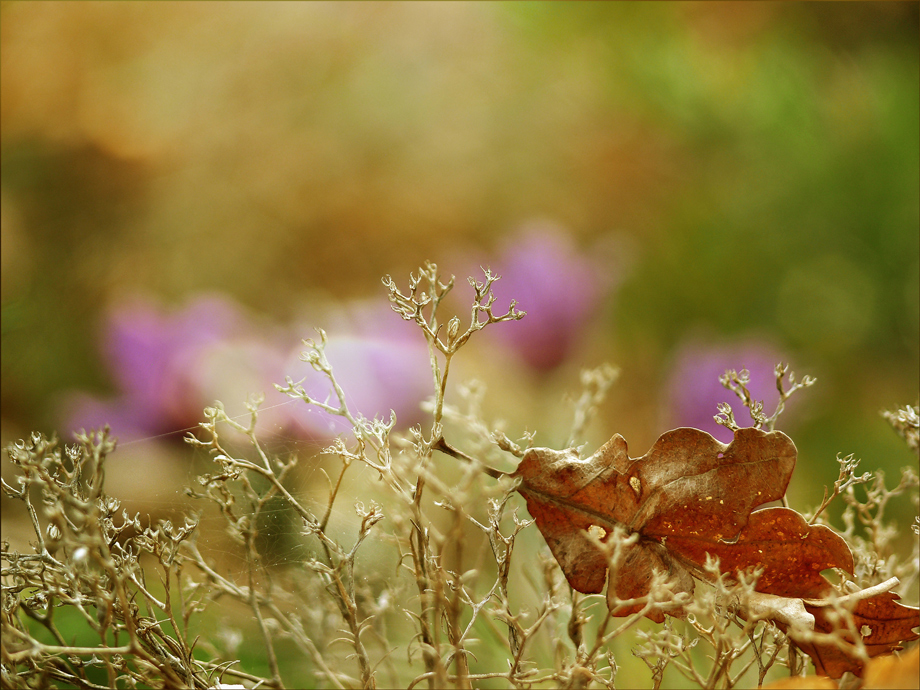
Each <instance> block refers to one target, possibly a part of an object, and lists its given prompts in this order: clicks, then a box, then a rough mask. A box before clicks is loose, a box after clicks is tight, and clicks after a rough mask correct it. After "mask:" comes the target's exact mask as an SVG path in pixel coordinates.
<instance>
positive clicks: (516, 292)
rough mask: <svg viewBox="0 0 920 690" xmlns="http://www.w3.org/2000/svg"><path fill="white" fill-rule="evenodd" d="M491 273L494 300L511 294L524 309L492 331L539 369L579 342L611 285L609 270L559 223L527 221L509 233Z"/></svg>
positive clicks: (556, 363) (558, 360)
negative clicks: (516, 318) (494, 279)
mask: <svg viewBox="0 0 920 690" xmlns="http://www.w3.org/2000/svg"><path fill="white" fill-rule="evenodd" d="M491 268H492V272H493V273H497V274H498V275H500V276H501V277H502V280H500V281H499V282H498V283H496V284H495V290H494V292H495V295H496V298H497V305H496V306H500V307H501V308H504V305H505V304H506V303H507V301H509V300H510V299H515V300H517V303H518V307H519V308H520V309H521V310H523V311H526V312H527V316H526V317H524V318H523V319H522V320H521V321H519V322H517V323H514V324H510V325H508V326H507V327H505V328H496V329H493V330H492V333H493V335H494V336H496V337H498V338H499V339H501V342H503V343H504V344H505V345H507V346H508V347H510V348H511V349H513V350H514V352H515V353H516V354H518V355H519V356H520V357H521V358H522V359H523V360H524V361H525V362H526V363H527V364H528V365H530V366H531V367H533V368H534V369H536V370H538V371H549V370H551V369H553V368H555V367H557V366H559V364H561V363H562V362H563V361H564V360H565V359H566V358H567V357H568V356H569V355H570V354H571V352H572V350H573V349H574V348H576V347H577V346H578V342H579V340H580V339H581V338H582V336H584V334H585V330H586V326H587V325H588V322H589V321H590V319H591V318H592V316H593V314H594V312H595V310H596V308H597V306H598V304H599V302H600V301H601V298H602V297H603V296H604V294H605V293H606V292H608V291H609V290H610V289H611V288H612V286H613V280H612V278H611V276H610V273H609V272H604V271H603V267H602V266H601V265H600V264H599V262H597V261H596V260H595V259H593V258H592V257H589V256H586V255H585V254H582V253H580V252H579V251H578V249H577V248H576V247H575V245H574V243H573V242H572V240H571V238H570V237H569V235H568V234H566V232H565V230H564V229H562V228H561V227H559V226H557V225H554V224H552V223H548V222H532V223H529V224H526V225H524V226H523V227H522V228H521V229H520V230H519V231H518V232H516V233H515V234H513V235H511V236H509V237H508V238H507V239H506V241H505V242H504V243H503V248H502V250H501V254H500V256H499V258H498V259H496V260H495V261H493V262H491Z"/></svg>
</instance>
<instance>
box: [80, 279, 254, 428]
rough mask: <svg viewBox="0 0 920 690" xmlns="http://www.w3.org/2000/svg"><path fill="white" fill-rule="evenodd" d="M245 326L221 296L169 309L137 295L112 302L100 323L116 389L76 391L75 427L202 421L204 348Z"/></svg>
mask: <svg viewBox="0 0 920 690" xmlns="http://www.w3.org/2000/svg"><path fill="white" fill-rule="evenodd" d="M243 326H244V322H243V319H242V317H241V315H240V314H239V311H238V309H237V308H236V307H235V306H234V305H233V304H232V303H231V302H229V301H227V300H225V299H223V298H221V297H218V296H203V297H199V298H197V299H195V300H194V301H193V302H191V303H190V304H189V305H188V306H187V307H186V308H185V309H182V310H180V311H178V312H176V313H168V312H165V311H164V310H162V309H161V308H160V307H159V306H158V305H156V304H154V303H153V302H151V301H149V300H146V299H143V298H135V299H132V300H129V301H126V302H124V303H122V304H119V305H117V306H116V307H114V308H113V309H112V311H111V312H110V313H109V315H108V317H107V323H106V325H105V326H104V329H103V332H104V336H103V338H104V339H103V343H102V350H103V356H104V358H105V362H106V364H107V365H108V366H109V368H110V370H111V372H112V376H113V378H114V380H115V383H116V385H117V386H118V388H119V390H120V392H121V395H120V396H119V397H118V398H117V399H115V400H112V401H102V400H98V399H95V398H93V397H91V396H87V395H84V394H79V395H77V396H74V398H73V399H72V400H71V401H70V403H69V405H68V406H67V407H68V408H69V415H68V417H69V426H70V428H72V429H79V428H81V427H82V428H86V429H89V428H98V427H100V426H102V425H103V424H109V425H110V426H111V427H112V429H113V430H114V431H115V433H116V434H117V435H121V436H122V437H124V435H125V434H129V435H134V434H137V435H152V434H157V433H164V432H167V431H173V430H176V429H181V428H184V427H187V426H191V425H193V424H195V423H196V422H197V421H199V420H200V419H201V410H202V407H203V406H204V404H206V403H207V402H210V401H208V400H206V399H204V398H202V396H201V394H200V390H199V387H198V385H197V383H196V380H195V377H196V371H197V367H198V364H199V360H200V357H201V354H202V353H203V352H204V351H205V350H206V349H207V348H208V347H209V346H212V345H213V344H215V343H220V342H222V341H225V340H226V339H227V338H229V337H230V336H231V335H232V334H234V333H238V332H240V331H241V330H242V328H243Z"/></svg>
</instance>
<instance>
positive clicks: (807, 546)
mask: <svg viewBox="0 0 920 690" xmlns="http://www.w3.org/2000/svg"><path fill="white" fill-rule="evenodd" d="M795 460H796V449H795V445H794V444H793V443H792V440H791V439H790V438H789V437H788V436H786V435H785V434H783V433H781V432H778V431H772V432H765V431H761V430H759V429H754V428H746V429H739V430H737V431H736V432H735V438H734V440H733V441H732V442H731V443H730V444H727V445H726V444H723V443H720V442H719V441H717V440H716V439H715V438H713V437H712V436H710V435H709V434H707V433H705V432H703V431H700V430H698V429H689V428H683V429H674V430H673V431H668V432H667V433H665V434H663V435H662V436H661V437H660V438H659V439H658V440H657V441H656V442H655V444H654V445H653V446H652V448H651V450H649V452H648V453H646V454H645V455H643V456H642V457H640V458H630V457H629V454H628V452H627V446H626V441H625V440H624V439H623V437H622V436H620V435H619V434H617V435H615V436H614V437H613V438H611V439H610V440H609V441H608V442H607V443H605V444H604V445H603V446H602V447H601V448H600V449H598V451H597V452H596V453H594V455H592V456H591V457H589V458H586V459H580V458H579V457H578V455H577V453H576V452H575V450H574V449H569V450H564V451H557V450H551V449H548V448H531V449H530V450H528V451H527V452H526V453H525V454H524V457H523V458H522V459H521V462H520V464H519V465H518V468H517V470H516V471H515V472H514V473H513V475H512V476H514V477H516V478H518V479H519V480H520V483H519V485H518V491H519V492H520V493H521V495H523V497H524V499H525V500H526V501H527V509H528V511H529V512H530V514H531V515H532V516H533V518H534V520H535V521H536V523H537V527H538V528H539V529H540V532H541V533H542V534H543V537H544V538H545V539H546V542H547V544H548V545H549V547H550V550H551V551H552V553H553V556H554V557H555V558H556V560H557V561H558V563H559V565H560V567H561V568H562V571H563V573H565V576H566V578H567V579H568V581H569V584H570V585H571V586H572V588H573V589H575V590H577V591H579V592H583V593H586V594H587V593H591V594H596V593H599V592H601V591H602V590H603V588H604V583H605V581H607V580H608V579H609V582H608V587H607V605H608V607H609V608H610V611H611V612H612V613H613V614H614V615H617V616H627V615H631V614H634V613H638V612H640V611H642V610H643V609H644V608H645V602H644V601H640V602H633V603H626V604H624V603H623V602H624V601H627V602H628V601H629V600H635V599H643V598H646V597H647V596H648V595H649V589H650V582H651V579H652V575H653V572H654V571H656V570H657V571H660V572H664V573H667V574H669V575H670V576H672V577H673V578H674V579H675V580H676V581H677V587H676V589H675V591H677V592H680V591H683V592H692V591H693V587H694V584H693V578H694V576H696V577H698V578H706V577H707V575H706V572H705V571H704V569H703V565H704V564H705V563H706V558H707V554H710V555H711V556H714V557H717V558H718V559H719V561H720V566H721V568H722V571H723V572H725V573H735V572H737V571H740V570H745V569H748V568H753V567H759V568H762V569H763V573H762V575H761V576H760V579H759V580H758V582H757V586H756V590H757V591H758V592H762V593H764V594H771V595H776V596H779V597H790V598H797V599H799V600H800V601H801V600H802V599H807V600H812V601H815V600H821V599H822V598H824V597H826V596H828V594H829V593H830V592H831V586H830V583H829V582H828V581H827V580H826V579H825V578H824V577H823V576H822V575H821V571H822V570H826V569H828V568H841V569H843V570H845V571H846V572H848V573H850V574H852V573H853V555H852V553H851V551H850V548H849V547H848V546H847V544H846V542H845V541H844V540H843V539H842V538H841V537H840V536H839V535H838V534H837V533H836V532H834V531H833V530H831V529H830V528H828V527H825V526H823V525H809V524H808V523H807V522H806V521H805V519H804V518H803V517H802V516H801V515H800V514H799V513H797V512H795V511H794V510H790V509H788V508H763V507H762V506H763V505H764V504H766V503H769V502H771V501H777V500H779V499H781V498H782V497H783V495H784V494H785V493H786V487H787V486H788V484H789V479H790V478H791V476H792V471H793V469H794V468H795ZM758 508H760V509H758ZM617 526H621V527H623V528H625V529H626V531H627V532H628V533H630V534H636V535H637V536H638V540H637V541H636V542H635V543H634V544H632V545H630V546H627V547H626V548H625V552H624V553H623V555H622V560H621V561H619V565H618V567H617V568H616V572H614V573H611V574H610V577H609V578H608V562H609V561H608V556H607V555H606V554H605V553H604V552H603V551H602V550H601V549H600V548H598V547H597V546H596V544H595V543H594V542H593V541H592V540H591V538H590V537H589V536H588V534H589V533H593V534H595V535H597V536H601V537H602V538H609V537H610V535H611V534H612V533H613V531H614V529H615V528H616V527H617ZM895 598H896V596H895V595H893V594H884V595H879V597H876V599H874V600H872V601H875V602H876V604H873V605H872V606H873V611H877V612H881V616H880V617H879V616H876V618H875V619H874V623H870V624H868V625H869V628H871V632H870V633H869V634H868V635H867V636H865V638H864V643H865V645H866V649H867V651H868V653H869V655H870V656H875V655H876V654H884V653H887V652H890V651H892V650H894V649H897V648H899V647H898V642H900V641H905V640H911V639H916V638H917V637H918V636H917V635H916V634H914V633H913V632H912V630H911V628H912V627H915V626H917V625H920V615H918V611H917V609H913V608H908V607H905V606H902V605H900V604H897V603H896V602H895V601H894V599H895ZM798 606H799V607H800V608H801V606H802V603H799V604H798ZM860 606H863V607H866V606H869V605H868V604H860ZM806 608H808V606H806ZM826 608H827V607H826V606H812V607H811V609H809V613H811V614H812V615H814V617H815V628H816V630H818V631H826V627H827V626H828V625H829V624H828V623H827V615H826ZM669 613H670V614H671V615H678V616H679V615H681V611H679V610H672V611H670V612H669ZM857 613H858V611H857ZM645 615H646V616H647V617H648V618H651V619H652V620H654V621H656V622H659V623H660V622H663V621H664V613H663V612H662V610H660V609H652V610H650V611H647V612H646V613H645ZM882 620H884V621H885V623H884V624H882V622H881V621H882ZM777 622H778V623H780V624H782V621H780V620H778V621H777ZM784 627H785V626H784ZM857 629H860V626H859V625H857ZM828 647H831V645H828V644H811V645H810V646H809V645H803V649H804V650H805V651H806V652H807V653H809V654H810V655H811V656H812V659H813V660H814V661H815V666H816V668H817V669H818V671H819V672H825V673H827V675H831V676H832V677H839V676H840V674H841V673H842V672H843V670H851V671H854V672H859V671H860V670H861V668H862V664H861V663H859V662H858V660H856V659H855V658H853V657H852V655H851V654H850V655H848V654H846V653H844V654H836V653H834V652H833V651H832V650H831V649H828ZM833 649H836V648H833ZM825 657H826V661H825ZM839 657H842V659H841V658H839ZM841 669H842V670H841Z"/></svg>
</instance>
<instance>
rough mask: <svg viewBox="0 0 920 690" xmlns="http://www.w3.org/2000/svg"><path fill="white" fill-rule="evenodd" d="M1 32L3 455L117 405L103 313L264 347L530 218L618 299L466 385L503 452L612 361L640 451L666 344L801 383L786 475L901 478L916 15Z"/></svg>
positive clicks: (896, 10) (34, 23)
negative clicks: (554, 364) (853, 462)
mask: <svg viewBox="0 0 920 690" xmlns="http://www.w3.org/2000/svg"><path fill="white" fill-rule="evenodd" d="M0 31H2V239H3V246H2V262H3V263H2V268H3V270H2V301H3V321H2V324H3V341H2V380H3V387H2V421H3V427H2V431H3V440H4V442H7V441H9V440H10V439H12V438H16V437H19V436H22V435H23V434H25V433H28V432H29V431H30V430H32V429H35V428H37V429H43V430H49V429H53V428H56V427H57V426H58V425H60V424H61V423H62V419H61V417H60V413H59V400H60V398H61V396H62V394H63V393H64V392H66V391H74V390H83V391H90V392H93V393H94V394H98V395H105V394H106V393H110V392H112V391H113V389H114V384H113V381H112V377H111V373H110V370H109V369H108V368H107V366H106V362H105V361H104V358H103V357H101V356H100V345H99V341H100V338H101V336H100V329H101V324H102V322H103V319H104V314H105V311H106V309H107V308H108V306H109V305H110V304H112V303H113V302H114V301H115V300H117V299H120V298H122V297H124V296H125V295H132V294H135V293H140V294H148V295H154V296H157V297H158V298H159V299H161V300H162V301H163V303H164V304H166V305H181V304H183V301H184V300H185V299H187V298H188V296H189V295H193V294H197V293H199V292H201V291H209V292H217V293H220V294H224V295H226V296H227V297H229V298H231V299H233V300H235V301H236V302H238V303H240V304H242V305H244V306H245V307H246V308H247V309H249V310H251V313H253V314H257V315H259V316H260V317H264V318H265V319H268V320H270V321H271V322H272V323H289V322H290V321H291V320H292V319H294V318H295V317H296V316H297V315H298V314H300V313H301V312H302V311H303V310H304V309H305V305H307V306H309V305H310V304H315V303H319V302H324V303H327V304H328V303H330V302H331V303H337V302H336V301H342V302H343V303H344V302H347V301H348V300H355V299H366V298H370V297H373V296H378V297H379V296H380V295H381V294H382V290H381V286H380V283H379V279H380V276H382V275H383V274H385V273H390V274H392V275H394V276H395V277H396V278H397V280H398V281H399V282H400V283H401V284H405V280H406V276H407V274H408V272H409V271H410V270H414V269H415V268H416V267H417V266H419V265H420V264H421V262H422V261H424V260H425V259H432V260H434V261H436V262H438V263H440V264H441V265H442V266H443V267H444V269H445V271H447V272H448V273H450V272H457V273H460V272H465V271H466V270H467V269H468V267H469V265H473V266H475V263H473V264H469V262H467V263H464V261H465V260H466V259H464V258H463V257H471V256H474V257H477V259H476V260H477V261H488V257H489V256H492V255H494V253H495V252H496V251H497V247H499V246H500V245H501V243H502V241H503V238H507V237H508V234H509V233H511V232H512V231H514V230H515V228H517V227H518V226H519V225H520V224H522V223H526V222H528V221H529V220H531V219H534V218H541V219H548V220H550V221H552V222H553V223H556V224H557V225H558V226H559V227H562V228H564V229H565V232H566V233H568V235H569V236H570V238H571V239H572V241H573V242H574V243H575V244H576V245H577V247H579V248H580V249H581V250H582V251H584V252H585V253H589V254H598V249H597V248H598V247H601V248H603V251H602V252H601V253H600V256H603V257H609V258H610V267H611V268H610V270H611V272H616V274H617V275H616V282H617V285H616V288H615V290H613V291H612V293H611V294H610V296H609V297H608V299H606V300H605V301H603V302H602V303H601V305H600V306H598V307H597V309H596V310H595V311H594V312H593V314H592V318H591V319H590V322H591V323H590V328H588V329H586V331H585V333H584V337H583V338H580V339H579V341H578V347H577V348H575V349H574V350H572V351H571V352H570V353H569V356H568V358H567V360H566V361H565V362H564V364H563V366H562V367H559V368H557V369H555V370H554V372H553V373H552V374H551V375H539V376H531V375H530V374H528V373H527V372H523V373H522V372H516V371H513V372H512V374H508V373H507V370H506V369H505V368H503V367H493V368H492V369H489V360H490V359H491V357H490V354H489V349H488V348H484V349H482V350H480V351H479V355H478V356H481V359H482V360H483V361H482V362H481V363H476V362H475V361H474V360H468V362H469V365H468V366H469V372H470V373H471V374H476V375H480V376H485V377H491V376H494V377H496V380H495V381H489V380H487V383H489V385H490V388H491V390H492V396H493V397H492V398H491V399H492V400H493V401H495V402H494V405H495V407H496V409H497V412H500V413H502V414H505V415H507V416H510V418H511V419H512V420H513V421H514V422H515V423H516V424H519V425H520V428H524V427H528V428H537V429H538V430H539V429H540V428H541V425H542V426H543V428H546V427H547V425H551V424H552V421H551V420H553V419H556V418H557V417H559V415H560V410H562V409H563V407H562V402H561V392H562V391H564V390H574V389H575V388H576V387H577V376H576V372H577V369H578V368H579V367H582V366H593V365H596V364H598V363H599V362H601V361H604V360H607V361H612V362H614V363H615V364H617V365H618V366H620V367H621V368H622V370H623V374H622V377H621V379H620V382H619V383H618V385H617V387H616V388H615V389H614V393H613V396H612V400H611V401H610V403H609V405H608V407H607V408H605V414H604V417H603V418H602V419H601V420H600V421H599V422H598V424H597V426H598V427H599V428H598V429H597V431H596V433H597V440H598V441H601V440H603V438H604V437H606V436H609V434H610V433H612V432H613V431H619V432H621V433H623V434H624V435H625V436H626V437H627V438H628V439H629V441H630V444H631V447H632V449H633V450H634V451H636V452H637V453H639V452H644V449H645V448H647V447H648V446H649V445H650V444H651V442H652V441H653V440H654V439H655V438H656V437H657V435H658V434H659V433H661V432H662V431H664V427H666V425H667V424H668V423H669V420H668V415H667V414H665V413H663V412H662V410H666V409H667V407H668V400H667V396H668V388H667V385H666V384H667V382H668V380H669V378H668V377H669V375H670V374H669V367H671V366H672V365H673V361H674V358H675V357H676V354H675V353H677V352H678V351H679V349H680V348H681V347H682V345H684V344H685V343H687V342H702V343H704V344H707V343H711V344H713V345H714V346H715V345H718V344H720V343H732V342H736V341H739V340H750V339H752V338H753V339H756V340H759V341H762V342H765V343H768V344H769V345H770V347H772V348H774V350H775V351H778V352H780V353H782V355H783V356H784V357H787V358H788V359H789V360H790V362H791V364H792V368H793V369H794V370H795V371H796V372H798V373H799V374H800V375H801V374H804V373H809V374H812V375H814V376H817V378H818V380H819V383H818V386H817V387H815V388H813V389H812V390H811V391H809V392H807V393H804V394H802V395H801V396H800V397H801V398H803V399H807V401H803V402H801V403H800V405H799V408H798V410H797V411H796V412H795V414H792V413H790V417H788V418H787V419H786V420H784V421H783V423H781V427H783V428H789V429H790V430H791V431H790V432H791V433H794V434H795V439H796V442H797V443H798V445H799V448H800V450H801V451H802V452H801V460H800V468H799V472H800V473H811V474H812V476H811V479H813V480H814V481H819V482H824V483H827V482H828V481H832V480H833V478H834V477H835V476H836V463H834V462H833V457H834V456H835V454H836V453H837V452H843V453H850V452H852V453H855V454H856V455H857V456H858V457H862V458H863V463H864V467H866V468H867V469H872V468H875V467H884V468H887V469H888V470H889V471H895V470H896V469H897V468H898V467H899V466H901V465H904V464H907V463H910V462H915V458H913V457H912V456H911V455H910V454H908V453H907V451H906V449H905V448H904V447H903V444H901V443H900V442H899V440H898V439H897V438H896V437H895V436H894V434H893V433H892V432H891V431H890V429H889V428H888V427H887V424H886V423H885V422H884V420H882V419H881V418H880V417H879V415H878V412H879V410H881V409H891V408H893V407H895V406H897V405H904V404H908V403H914V402H916V400H917V395H918V362H920V353H918V342H920V336H918V322H920V317H918V314H920V297H918V295H920V287H918V281H920V269H918V253H920V248H918V238H920V232H918V225H920V220H918V209H920V199H918V189H920V178H918V169H920V166H918V151H920V145H918V121H920V117H918V9H917V4H916V3H901V2H896V3H884V2H882V3H745V2H738V3H674V4H672V3H654V4H646V3H624V4H619V3H603V4H578V3H576V4H565V5H559V4H543V3H537V4H530V3H510V4H505V3H472V4H469V3H447V4H440V3H438V4H425V3H410V4H402V3H396V4H388V3H384V4H374V3H359V4H350V3H331V4H326V3H281V4H270V3H269V4H257V5H256V4H247V3H229V4H214V3H205V4H197V3H192V4H188V3H175V4H173V3H124V4H122V3H55V2H48V3H16V2H13V3H4V4H3V5H2V27H0ZM481 257H485V259H483V258H481ZM460 277H461V279H462V277H463V276H462V275H461V276H460ZM514 296H515V295H508V297H514ZM523 308H525V309H527V310H530V311H531V312H532V313H533V312H534V311H535V310H539V309H540V305H539V304H525V305H523ZM316 325H326V326H328V324H325V323H318V324H316ZM513 327H514V325H510V326H506V328H513ZM303 335H309V333H305V334H303ZM470 356H472V355H470ZM479 364H481V366H479ZM744 364H745V363H744V362H727V363H726V367H735V368H738V367H740V366H742V365H744ZM483 372H484V373H483ZM503 377H504V378H503ZM525 392H526V394H525ZM726 399H727V398H726ZM534 401H539V404H535V403H534ZM228 402H229V401H228ZM712 412H713V413H714V410H712ZM707 414H709V413H708V412H707ZM784 424H785V426H784ZM551 440H555V439H553V437H552V434H550V439H549V440H547V441H546V442H547V443H549V442H550V441H551ZM803 461H804V462H803ZM800 480H801V478H800ZM797 485H800V486H806V487H808V490H809V491H811V490H812V489H813V486H811V484H810V483H809V482H807V481H806V482H801V481H799V482H797ZM793 490H796V487H795V486H794V487H793ZM812 493H813V492H812ZM810 495H811V494H809V496H810ZM804 498H805V496H804V495H803V499H804ZM819 498H820V497H817V498H814V499H811V500H814V501H815V502H816V501H817V500H819Z"/></svg>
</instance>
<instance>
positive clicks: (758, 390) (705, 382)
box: [665, 341, 788, 443]
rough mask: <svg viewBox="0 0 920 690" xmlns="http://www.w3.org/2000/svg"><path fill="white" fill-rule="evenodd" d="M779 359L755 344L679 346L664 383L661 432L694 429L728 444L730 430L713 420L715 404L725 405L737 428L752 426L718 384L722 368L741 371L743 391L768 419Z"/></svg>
mask: <svg viewBox="0 0 920 690" xmlns="http://www.w3.org/2000/svg"><path fill="white" fill-rule="evenodd" d="M780 361H788V360H787V359H784V358H783V357H782V356H781V355H779V354H778V353H777V351H776V350H774V349H773V348H772V347H770V346H769V345H766V344H764V343H761V342H756V341H749V342H745V343H739V344H736V345H722V346H710V345H704V344H701V343H689V344H687V345H684V346H683V347H682V348H681V349H680V350H679V351H678V352H677V354H676V356H675V358H674V364H673V366H672V367H671V373H670V375H669V377H668V381H667V383H666V385H665V395H666V396H667V399H666V402H665V417H666V419H665V424H666V425H667V428H674V427H681V426H690V427H695V428H697V429H702V430H703V431H706V432H708V433H710V434H712V435H713V436H715V437H716V438H717V439H719V440H720V441H722V442H725V443H728V442H729V441H731V440H732V432H731V431H730V430H729V429H728V428H726V427H724V426H721V425H720V424H717V423H716V422H715V420H714V419H713V418H714V417H715V415H716V414H717V412H718V410H717V409H716V406H717V405H718V404H719V403H722V402H727V403H728V404H729V405H731V408H732V412H733V413H734V416H735V421H736V422H737V423H738V424H739V425H740V426H742V427H744V426H751V425H753V419H751V415H750V413H749V411H748V409H747V408H746V407H744V405H743V404H742V402H741V399H740V398H738V397H737V396H736V395H735V394H734V393H733V392H732V391H730V390H728V389H726V388H725V387H723V386H722V384H721V383H719V377H720V376H721V375H722V374H724V373H725V372H726V370H728V369H734V370H736V371H739V372H740V371H741V370H742V369H747V370H748V371H749V372H750V382H749V383H748V384H747V387H748V390H749V391H751V395H752V396H753V398H754V399H755V400H762V401H763V403H764V412H765V413H766V414H767V415H771V414H773V411H774V410H775V409H776V404H777V402H778V401H779V392H778V391H777V390H776V374H775V372H774V369H775V367H776V365H777V364H778V363H779V362H780Z"/></svg>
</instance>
